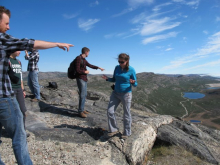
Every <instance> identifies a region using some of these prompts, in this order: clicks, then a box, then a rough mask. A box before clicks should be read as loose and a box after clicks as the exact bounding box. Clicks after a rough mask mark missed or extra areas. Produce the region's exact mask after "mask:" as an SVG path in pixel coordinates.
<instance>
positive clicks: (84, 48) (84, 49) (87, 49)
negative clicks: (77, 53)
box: [82, 47, 90, 54]
mask: <svg viewBox="0 0 220 165" xmlns="http://www.w3.org/2000/svg"><path fill="white" fill-rule="evenodd" d="M89 51H90V50H89V48H87V47H83V48H82V54H84V53H86V52H89Z"/></svg>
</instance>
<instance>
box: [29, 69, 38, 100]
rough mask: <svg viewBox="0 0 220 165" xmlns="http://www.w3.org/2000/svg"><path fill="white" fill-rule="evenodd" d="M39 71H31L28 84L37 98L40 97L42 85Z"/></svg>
mask: <svg viewBox="0 0 220 165" xmlns="http://www.w3.org/2000/svg"><path fill="white" fill-rule="evenodd" d="M38 73H39V71H37V70H35V71H29V74H28V86H29V88H30V90H31V92H32V94H33V95H34V96H35V98H36V99H40V85H39V83H38Z"/></svg>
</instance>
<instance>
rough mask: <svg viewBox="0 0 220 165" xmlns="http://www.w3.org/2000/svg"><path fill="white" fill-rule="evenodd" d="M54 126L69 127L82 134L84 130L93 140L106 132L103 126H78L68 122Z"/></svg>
mask: <svg viewBox="0 0 220 165" xmlns="http://www.w3.org/2000/svg"><path fill="white" fill-rule="evenodd" d="M54 128H70V129H75V130H78V132H77V134H83V132H86V133H87V134H88V135H89V136H91V137H92V138H93V139H94V140H98V139H100V137H101V136H103V135H104V134H105V132H106V130H104V129H103V128H90V127H86V128H84V127H80V126H76V125H68V124H61V125H58V126H54Z"/></svg>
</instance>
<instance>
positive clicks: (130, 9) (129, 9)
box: [112, 8, 133, 17]
mask: <svg viewBox="0 0 220 165" xmlns="http://www.w3.org/2000/svg"><path fill="white" fill-rule="evenodd" d="M131 11H133V8H128V9H124V10H123V11H122V12H121V13H118V14H115V15H113V16H112V17H119V16H122V15H124V14H127V13H129V12H131Z"/></svg>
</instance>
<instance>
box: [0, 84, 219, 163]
mask: <svg viewBox="0 0 220 165" xmlns="http://www.w3.org/2000/svg"><path fill="white" fill-rule="evenodd" d="M58 86H59V89H57V90H52V89H48V88H46V87H45V88H42V89H41V95H42V100H41V101H40V102H38V103H34V102H31V101H30V97H29V95H30V93H29V92H30V91H28V87H27V86H26V89H27V94H28V97H27V98H26V99H25V102H26V107H27V109H28V113H27V115H28V116H27V121H26V127H27V132H28V133H30V137H28V138H27V141H28V146H29V152H30V156H31V159H32V160H33V163H34V164H36V165H44V164H49V165H62V164H68V165H128V164H133V165H136V164H143V165H145V164H148V165H150V164H160V163H156V162H154V160H152V159H150V157H149V155H150V153H151V150H152V148H153V146H154V143H155V141H158V140H159V141H163V142H166V143H169V144H172V145H175V146H181V147H182V148H183V149H185V150H187V151H190V152H191V153H192V154H194V155H196V156H198V158H201V161H200V164H218V163H219V162H220V156H219V153H220V143H219V141H220V139H219V137H220V136H219V135H220V132H219V131H217V130H211V129H209V128H207V127H203V126H201V127H197V126H196V125H193V124H190V123H185V122H184V121H181V120H178V119H176V118H173V117H171V116H166V115H158V114H155V113H152V112H151V111H149V110H147V109H142V108H140V107H139V109H138V108H134V107H132V119H133V124H132V135H131V136H130V137H129V138H128V139H126V140H123V139H121V138H120V135H121V133H122V131H123V113H122V108H121V106H120V107H119V108H118V110H117V112H116V115H117V121H118V126H119V130H120V133H119V134H117V135H116V136H114V137H111V138H109V137H107V135H106V134H107V117H106V107H107V104H108V96H106V95H105V94H102V93H99V92H95V91H88V97H87V102H86V107H85V108H86V110H88V111H89V112H90V114H89V115H88V117H87V118H85V119H82V118H80V117H79V116H78V114H77V104H78V93H77V88H76V87H71V88H70V87H68V86H66V85H63V86H62V85H60V84H58ZM135 107H138V106H135ZM1 140H2V142H3V143H2V144H1V147H0V154H1V158H2V160H3V161H4V162H5V163H6V164H7V165H14V164H16V160H15V157H14V154H13V151H12V146H11V140H10V139H9V138H8V137H7V133H5V132H3V137H1ZM170 158H171V157H169V158H168V157H167V159H170ZM148 160H149V161H148ZM147 161H148V162H147ZM162 164H164V163H162ZM165 164H166V163H165ZM168 164H169V163H168Z"/></svg>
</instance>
